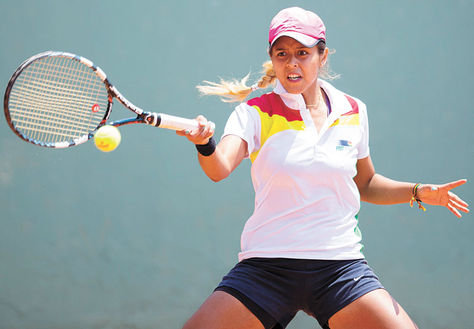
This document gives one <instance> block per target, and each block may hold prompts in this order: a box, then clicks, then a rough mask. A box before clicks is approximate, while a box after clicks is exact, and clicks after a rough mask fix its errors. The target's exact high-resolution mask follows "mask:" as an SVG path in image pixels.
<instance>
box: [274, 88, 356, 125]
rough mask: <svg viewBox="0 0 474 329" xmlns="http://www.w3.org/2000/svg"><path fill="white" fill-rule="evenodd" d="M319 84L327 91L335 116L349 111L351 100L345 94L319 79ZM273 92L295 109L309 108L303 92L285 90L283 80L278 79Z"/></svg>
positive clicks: (332, 112)
mask: <svg viewBox="0 0 474 329" xmlns="http://www.w3.org/2000/svg"><path fill="white" fill-rule="evenodd" d="M318 82H319V85H320V86H321V88H323V90H324V91H325V92H326V94H327V95H328V98H329V102H330V103H331V110H332V111H331V114H333V116H338V115H339V114H341V113H344V112H347V107H348V106H349V107H350V104H349V102H348V101H347V99H346V98H345V97H343V94H342V93H341V92H340V91H339V90H337V89H336V88H334V86H332V85H331V84H330V83H328V82H326V81H324V80H321V79H318ZM273 92H274V93H275V94H277V95H279V96H280V97H281V99H282V100H283V102H284V103H285V105H286V106H288V107H289V108H291V109H295V110H307V108H306V103H305V101H304V98H303V95H301V94H290V93H289V92H287V91H286V90H285V88H284V87H283V85H282V84H281V82H280V81H279V80H278V79H277V80H276V86H275V88H274V89H273Z"/></svg>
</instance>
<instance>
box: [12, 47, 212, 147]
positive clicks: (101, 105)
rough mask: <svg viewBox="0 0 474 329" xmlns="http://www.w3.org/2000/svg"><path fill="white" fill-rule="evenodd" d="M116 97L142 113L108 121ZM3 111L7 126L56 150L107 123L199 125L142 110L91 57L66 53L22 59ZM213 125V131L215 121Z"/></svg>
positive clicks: (83, 138) (172, 126)
mask: <svg viewBox="0 0 474 329" xmlns="http://www.w3.org/2000/svg"><path fill="white" fill-rule="evenodd" d="M113 98H116V99H118V101H119V102H120V103H122V104H123V105H124V106H125V107H126V108H128V109H129V110H130V111H132V112H134V113H135V114H136V115H137V116H136V117H133V118H128V119H122V120H118V121H114V122H107V120H108V119H109V116H110V113H111V111H112V102H113ZM4 110H5V117H6V119H7V122H8V125H9V126H10V128H11V129H12V130H13V131H14V132H15V134H17V135H18V136H19V137H20V138H22V139H23V140H25V141H27V142H30V143H33V144H35V145H39V146H44V147H52V148H66V147H70V146H74V145H79V144H82V143H84V142H86V141H88V140H89V139H91V138H92V137H93V136H94V133H95V132H96V130H97V129H98V128H100V127H101V126H103V125H105V124H108V125H112V126H116V127H118V126H122V125H127V124H133V123H146V124H149V125H152V126H155V127H159V128H167V129H172V130H178V131H179V130H194V129H197V128H199V124H198V122H197V121H196V120H192V119H185V118H181V117H176V116H172V115H168V114H164V113H154V112H145V111H143V110H142V109H141V108H139V107H137V106H135V105H133V104H132V103H130V102H129V101H128V100H127V99H126V98H125V97H124V96H122V94H120V92H119V91H118V90H117V89H116V88H115V87H114V86H113V85H112V84H111V83H110V81H109V80H108V79H107V76H106V74H105V73H104V72H103V71H102V70H101V69H100V68H99V67H97V66H95V65H94V64H93V63H92V62H91V61H90V60H88V59H86V58H84V57H81V56H77V55H74V54H70V53H65V52H53V51H47V52H44V53H41V54H38V55H35V56H33V57H31V58H29V59H27V60H26V61H25V62H23V64H21V65H20V67H19V68H18V69H17V70H16V71H15V73H14V74H13V76H12V77H11V79H10V81H9V82H8V86H7V89H6V91H5V98H4ZM209 124H210V125H211V129H212V130H214V127H215V126H214V124H213V123H212V122H211V123H209Z"/></svg>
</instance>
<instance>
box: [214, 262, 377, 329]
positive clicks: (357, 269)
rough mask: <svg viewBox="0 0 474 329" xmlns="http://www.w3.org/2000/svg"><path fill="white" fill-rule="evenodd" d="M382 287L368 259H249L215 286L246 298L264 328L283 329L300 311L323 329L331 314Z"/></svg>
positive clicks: (243, 298)
mask: <svg viewBox="0 0 474 329" xmlns="http://www.w3.org/2000/svg"><path fill="white" fill-rule="evenodd" d="M380 288H383V286H382V285H381V283H380V282H379V279H378V278H377V276H376V275H375V274H374V272H373V271H372V269H371V268H370V267H369V266H368V265H367V262H366V261H365V260H364V259H358V260H305V259H286V258H250V259H246V260H243V261H241V262H240V263H238V264H237V265H236V266H235V267H234V268H233V269H232V270H231V271H230V272H229V274H227V275H226V276H225V277H224V278H223V279H222V282H221V283H220V284H219V286H218V287H217V288H216V289H215V290H219V291H224V292H227V293H229V294H230V295H232V296H234V297H235V298H237V299H238V300H240V302H242V303H243V304H244V305H245V306H246V307H247V308H248V309H249V310H250V311H251V312H252V313H253V314H254V315H255V316H256V317H257V318H258V319H259V320H260V322H262V324H263V325H264V327H265V328H267V329H270V328H285V327H286V326H287V325H288V323H289V322H290V321H291V320H292V319H293V318H294V316H295V315H296V313H297V312H298V311H300V310H302V311H304V312H306V313H307V314H309V315H311V316H313V317H315V318H316V320H318V322H319V324H320V325H321V326H322V327H323V328H329V326H328V321H329V318H330V317H331V316H332V315H334V314H335V313H336V312H337V311H339V310H340V309H342V308H343V307H345V306H346V305H348V304H350V303H351V302H353V301H354V300H356V299H357V298H359V297H361V296H362V295H365V294H366V293H368V292H370V291H372V290H375V289H380Z"/></svg>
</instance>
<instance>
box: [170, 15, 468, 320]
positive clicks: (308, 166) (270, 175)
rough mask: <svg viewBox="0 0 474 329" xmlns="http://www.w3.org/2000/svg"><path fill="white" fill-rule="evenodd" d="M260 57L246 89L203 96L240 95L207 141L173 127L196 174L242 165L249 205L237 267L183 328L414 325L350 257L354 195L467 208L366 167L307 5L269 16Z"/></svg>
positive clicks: (222, 174) (356, 243)
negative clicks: (218, 135)
mask: <svg viewBox="0 0 474 329" xmlns="http://www.w3.org/2000/svg"><path fill="white" fill-rule="evenodd" d="M269 55H270V60H271V61H270V62H268V63H266V64H265V65H264V67H265V68H266V74H265V75H264V77H263V78H262V79H261V80H260V81H259V82H258V84H256V85H254V86H252V87H247V86H246V78H244V79H243V80H242V81H240V83H232V82H226V81H221V83H209V84H208V85H207V86H201V87H200V89H201V91H202V92H203V93H204V94H213V95H219V96H221V97H224V98H225V99H226V100H228V101H229V100H230V101H234V100H235V101H242V100H243V99H245V98H246V97H247V96H248V95H249V94H250V93H251V92H252V91H253V90H255V89H257V88H265V87H267V86H269V85H275V87H274V89H273V91H272V92H270V93H267V94H265V95H263V96H261V97H257V98H253V99H251V100H249V101H247V102H242V103H241V104H240V105H238V106H237V107H236V108H235V110H234V112H233V113H232V114H231V115H230V117H229V119H228V122H227V124H226V127H225V130H224V135H223V137H222V139H221V140H220V142H219V143H218V145H216V143H215V142H214V138H212V134H213V131H212V130H211V127H210V125H209V124H207V120H206V118H204V117H203V116H199V117H198V118H197V119H198V121H199V122H200V129H196V130H194V131H181V132H177V133H178V134H179V135H182V136H186V137H187V138H188V139H189V140H190V141H191V142H193V143H194V144H196V147H197V149H198V158H199V162H200V165H201V167H202V169H203V170H204V172H205V173H206V174H207V175H208V176H209V177H210V178H211V179H212V180H213V181H219V180H222V179H224V178H226V177H227V176H228V175H229V174H230V173H231V172H232V171H233V170H234V169H235V168H236V167H237V166H238V165H239V164H240V163H241V161H242V160H243V159H244V158H250V160H251V161H252V167H251V176H252V182H253V186H254V189H255V210H254V212H253V214H252V215H251V217H250V218H249V219H248V220H247V222H246V224H245V227H244V230H243V233H242V238H241V248H242V250H241V252H240V253H239V262H238V264H237V265H236V266H235V267H234V268H233V269H232V270H231V271H230V272H229V273H228V274H227V275H226V276H225V277H224V278H223V280H222V282H221V283H220V284H219V285H218V287H217V288H216V289H215V291H214V292H213V293H212V294H211V296H210V297H209V298H208V299H207V300H206V301H205V302H204V303H203V304H202V306H201V307H200V308H199V309H198V311H197V312H196V313H195V314H194V315H193V316H192V317H191V318H190V319H189V320H188V322H187V323H186V324H185V326H184V328H186V329H189V328H193V329H194V328H205V329H212V328H226V329H230V328H246V329H250V328H285V327H286V326H287V325H288V323H289V322H290V321H291V319H292V318H293V317H294V316H295V314H296V313H297V312H298V311H299V310H303V311H305V312H306V313H307V314H309V315H311V316H313V317H314V318H316V320H317V321H318V322H319V324H320V325H321V326H322V327H323V328H332V329H338V328H344V329H347V328H351V329H356V328H361V329H370V328H376V329H380V328H416V325H415V323H414V322H413V321H412V320H411V319H410V317H409V316H408V315H407V313H406V312H405V311H404V310H403V308H402V307H401V306H400V305H399V304H398V303H397V302H396V301H395V300H394V299H393V298H392V297H391V296H390V294H389V293H388V292H387V291H386V290H385V289H384V287H383V286H382V284H381V283H380V282H379V279H378V277H377V276H376V275H375V274H374V272H373V271H372V269H371V268H370V267H369V266H368V265H367V262H366V261H365V259H364V255H363V254H362V252H361V247H362V245H361V237H360V231H359V228H358V220H357V214H358V212H359V208H360V200H363V201H366V202H371V203H376V204H397V203H411V205H413V203H416V204H418V206H419V207H420V208H422V209H424V207H423V204H422V203H425V204H430V205H440V206H445V207H447V208H448V209H449V210H450V211H451V212H452V213H453V214H454V215H456V216H458V217H460V216H461V214H460V211H462V212H468V211H469V210H468V205H467V204H466V203H465V202H464V201H463V200H461V199H460V198H459V197H457V196H456V195H455V194H454V193H452V192H451V191H450V190H451V189H453V188H455V187H457V186H459V185H462V184H464V183H465V182H466V180H459V181H456V182H451V183H448V184H444V185H435V184H415V183H408V182H399V181H394V180H391V179H389V178H386V177H384V176H382V175H380V174H377V173H376V172H375V169H374V166H373V164H372V160H371V157H370V153H369V132H368V123H367V110H366V106H365V104H364V103H363V102H361V101H360V100H359V99H357V98H355V97H352V96H349V95H347V94H345V93H343V92H341V91H339V90H337V89H336V88H335V87H333V86H332V85H331V84H329V83H328V82H327V81H325V80H327V79H325V80H323V79H320V78H322V77H323V73H324V69H325V67H326V63H327V59H328V48H326V33H325V26H324V24H323V22H322V21H321V19H320V18H319V17H318V16H317V15H316V14H315V13H313V12H310V11H306V10H303V9H301V8H296V7H293V8H287V9H284V10H282V11H280V12H279V13H278V14H277V15H276V16H275V17H274V18H273V20H272V22H271V25H270V31H269Z"/></svg>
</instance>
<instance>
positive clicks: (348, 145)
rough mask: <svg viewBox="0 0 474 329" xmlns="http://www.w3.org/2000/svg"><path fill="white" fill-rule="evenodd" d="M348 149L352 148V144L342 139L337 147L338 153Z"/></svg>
mask: <svg viewBox="0 0 474 329" xmlns="http://www.w3.org/2000/svg"><path fill="white" fill-rule="evenodd" d="M346 147H352V142H351V141H348V140H345V139H340V140H339V141H338V144H337V145H336V151H342V150H344V148H346Z"/></svg>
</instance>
